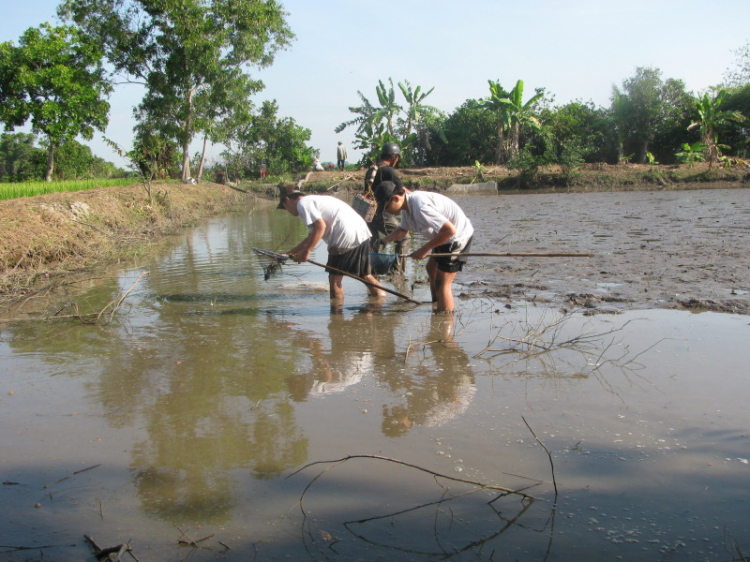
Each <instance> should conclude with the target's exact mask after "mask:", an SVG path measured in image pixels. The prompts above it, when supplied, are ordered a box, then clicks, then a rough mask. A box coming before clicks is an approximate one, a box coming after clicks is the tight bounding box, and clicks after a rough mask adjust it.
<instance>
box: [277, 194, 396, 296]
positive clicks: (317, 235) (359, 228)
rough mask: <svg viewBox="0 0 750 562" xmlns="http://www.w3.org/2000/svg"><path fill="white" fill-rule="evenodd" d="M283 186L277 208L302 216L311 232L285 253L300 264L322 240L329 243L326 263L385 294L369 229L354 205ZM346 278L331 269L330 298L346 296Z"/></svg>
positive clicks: (371, 293)
mask: <svg viewBox="0 0 750 562" xmlns="http://www.w3.org/2000/svg"><path fill="white" fill-rule="evenodd" d="M280 189H281V197H280V201H279V205H278V207H277V209H286V210H287V211H288V212H289V213H290V214H291V215H293V216H295V217H300V218H301V219H302V220H303V221H304V223H305V225H307V228H308V231H309V233H308V235H307V237H306V238H305V239H304V240H303V241H302V242H300V243H299V244H297V245H296V246H295V247H294V248H292V249H291V250H289V251H288V252H286V254H287V255H289V256H290V257H291V258H292V259H293V260H294V261H296V262H297V263H302V262H305V261H307V260H308V259H309V258H310V253H311V252H312V251H313V249H314V248H315V246H317V245H318V243H319V242H320V241H321V240H323V241H324V242H325V243H326V244H327V245H328V263H327V264H326V265H328V266H329V267H335V268H336V269H339V270H341V271H345V272H346V273H349V274H351V275H354V276H356V277H360V278H361V279H364V280H365V281H368V282H369V283H372V285H367V289H368V291H369V293H370V295H372V296H374V297H384V296H385V291H383V290H382V289H379V288H378V287H380V282H379V281H378V280H377V279H376V278H375V277H374V276H373V275H372V272H371V269H370V251H371V247H370V236H371V235H370V229H369V227H368V226H367V223H366V222H365V220H364V219H363V218H362V217H361V216H359V214H358V213H357V212H356V211H355V210H354V209H353V208H352V207H351V205H348V204H347V203H345V202H344V201H341V200H340V199H336V198H335V197H331V196H328V195H305V194H303V193H302V192H300V191H296V190H294V189H293V188H286V187H281V188H280ZM343 278H344V276H343V275H342V274H338V273H335V272H332V271H330V270H329V273H328V283H329V286H330V295H331V299H343V298H344V288H343V286H342V281H343ZM373 285H374V286H373Z"/></svg>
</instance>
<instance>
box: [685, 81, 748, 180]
mask: <svg viewBox="0 0 750 562" xmlns="http://www.w3.org/2000/svg"><path fill="white" fill-rule="evenodd" d="M726 95H727V91H726V90H720V91H719V92H718V93H717V94H716V96H714V97H713V98H712V97H711V96H709V94H708V93H705V94H704V95H703V97H702V98H700V99H699V100H698V101H697V102H696V103H695V111H696V113H697V116H698V119H697V120H696V121H694V122H693V123H691V124H690V126H689V127H688V129H694V128H697V129H698V130H699V131H700V135H701V142H702V143H703V144H705V145H706V147H707V148H706V154H707V159H708V162H709V165H713V164H714V163H716V162H718V161H719V157H720V156H721V150H720V149H721V148H723V145H720V144H719V140H718V139H719V131H718V129H719V127H721V126H724V125H728V124H729V123H730V122H733V121H734V122H742V121H745V116H744V115H742V113H740V112H739V111H726V110H723V109H722V108H721V106H722V103H723V102H724V98H725V97H726ZM727 148H728V147H727Z"/></svg>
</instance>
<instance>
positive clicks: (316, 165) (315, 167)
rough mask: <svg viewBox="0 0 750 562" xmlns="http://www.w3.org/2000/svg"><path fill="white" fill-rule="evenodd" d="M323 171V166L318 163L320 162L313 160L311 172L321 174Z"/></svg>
mask: <svg viewBox="0 0 750 562" xmlns="http://www.w3.org/2000/svg"><path fill="white" fill-rule="evenodd" d="M322 171H323V164H321V163H320V160H319V159H318V158H316V159H315V160H313V172H322Z"/></svg>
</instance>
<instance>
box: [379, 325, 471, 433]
mask: <svg viewBox="0 0 750 562" xmlns="http://www.w3.org/2000/svg"><path fill="white" fill-rule="evenodd" d="M453 326H454V320H453V315H452V314H446V315H435V316H433V317H432V319H431V322H430V332H429V335H428V336H427V343H426V344H425V346H426V347H427V348H429V350H430V352H431V357H432V360H433V361H432V362H433V365H430V363H429V361H425V362H422V363H421V364H420V365H419V366H418V367H416V369H415V371H414V372H413V374H411V375H404V374H401V375H399V376H398V377H394V376H393V373H388V374H386V382H387V383H388V384H389V386H390V387H391V389H392V390H393V391H398V392H399V393H400V394H403V395H404V397H405V403H403V404H397V405H391V406H389V405H385V406H383V421H382V431H383V434H384V435H386V436H388V437H399V436H401V435H404V434H405V433H407V432H408V431H409V430H410V429H411V428H412V427H413V426H414V425H421V426H425V427H436V426H440V425H443V424H445V423H447V422H448V421H450V420H453V419H456V418H458V417H460V416H461V415H463V413H464V412H465V411H466V409H467V408H468V407H469V404H470V403H471V400H472V399H473V397H474V394H475V393H476V386H475V385H474V374H473V372H472V371H471V366H470V364H469V359H468V357H467V355H466V353H464V351H463V350H462V349H461V347H460V346H459V345H458V343H457V342H456V341H455V340H454V339H453Z"/></svg>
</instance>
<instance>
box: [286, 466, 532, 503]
mask: <svg viewBox="0 0 750 562" xmlns="http://www.w3.org/2000/svg"><path fill="white" fill-rule="evenodd" d="M350 459H373V460H381V461H386V462H391V463H394V464H399V465H401V466H406V467H408V468H414V469H416V470H419V471H422V472H426V473H427V474H431V475H432V476H435V477H436V478H443V479H444V480H452V481H453V482H461V483H462V484H470V485H472V486H478V487H480V488H484V489H487V490H498V491H500V492H507V493H509V494H516V495H519V496H521V497H523V498H530V499H534V497H533V496H531V495H529V494H527V493H525V492H522V491H520V490H513V489H512V488H505V487H504V486H496V485H494V484H484V483H483V482H476V481H474V480H467V479H465V478H458V477H456V476H449V475H448V474H442V473H440V472H435V471H434V470H430V469H429V468H424V467H421V466H418V465H416V464H412V463H408V462H405V461H400V460H398V459H394V458H390V457H384V456H381V455H346V456H345V457H342V458H340V459H336V460H330V461H315V462H311V463H308V464H306V465H305V466H303V467H301V468H299V469H298V470H295V471H294V472H292V473H291V474H290V475H289V476H287V478H291V477H292V476H295V475H296V474H298V473H300V472H302V471H303V470H305V469H306V468H309V467H311V466H315V465H317V464H340V463H343V462H346V461H348V460H350ZM316 478H317V477H316Z"/></svg>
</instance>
